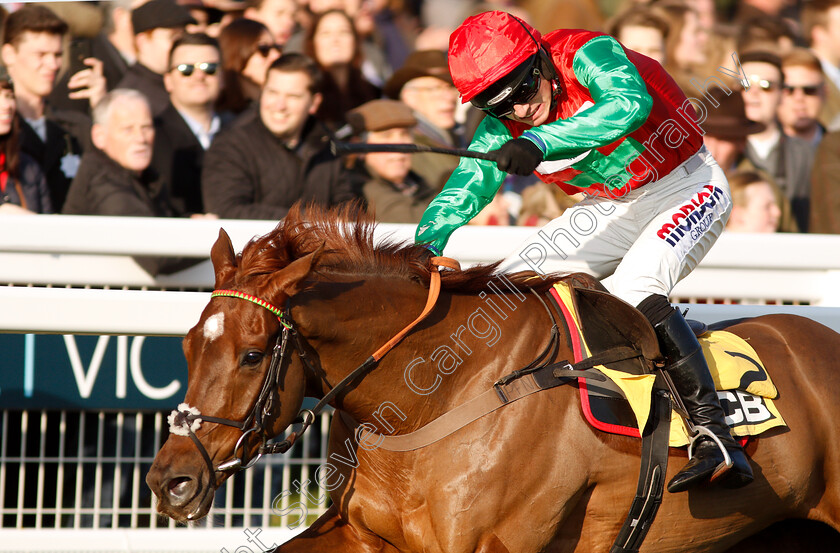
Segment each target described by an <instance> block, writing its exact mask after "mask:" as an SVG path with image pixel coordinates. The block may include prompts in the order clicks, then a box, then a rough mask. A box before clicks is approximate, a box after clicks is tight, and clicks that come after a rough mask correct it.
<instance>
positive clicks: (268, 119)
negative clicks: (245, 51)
mask: <svg viewBox="0 0 840 553" xmlns="http://www.w3.org/2000/svg"><path fill="white" fill-rule="evenodd" d="M322 82H323V76H322V74H321V71H320V69H318V65H317V64H316V63H315V62H314V61H313V60H311V59H309V58H307V57H306V56H304V55H302V54H286V55H284V56H282V57H281V58H279V59H277V60H276V61H275V62H274V63H272V64H271V67H270V68H269V70H268V75H267V77H266V81H265V86H264V87H263V90H262V94H261V95H260V101H259V115H258V116H255V117H253V118H240V119H239V120H238V121H237V122H235V123H234V124H233V125H232V126H231V127H230V128H229V129H226V130H225V131H223V132H221V133H220V134H219V136H217V137H216V139H215V140H214V141H213V144H212V145H211V146H210V149H209V151H208V152H207V155H206V156H205V159H204V170H203V171H202V176H201V187H202V193H203V198H204V206H205V208H206V209H208V210H210V211H212V212H214V213H218V214H219V216H221V217H223V218H226V219H273V220H279V219H281V218H283V217H285V216H286V213H287V212H288V210H289V208H290V207H292V205H293V204H294V203H295V202H297V201H298V200H301V201H303V202H304V203H308V202H315V203H318V204H320V205H324V206H333V205H336V204H339V203H342V202H344V201H347V200H351V199H353V197H354V195H353V193H352V191H351V187H350V179H349V176H348V174H347V171H345V170H344V168H343V165H342V160H340V159H338V158H336V157H335V156H334V155H333V154H332V153H331V152H330V145H329V136H328V135H327V132H326V129H325V128H324V127H323V124H321V123H320V122H319V121H318V120H317V119H315V117H314V115H315V113H316V112H317V111H318V105H319V104H320V102H321V100H322V96H321V92H320V90H321V84H322Z"/></svg>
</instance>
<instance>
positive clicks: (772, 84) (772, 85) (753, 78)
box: [741, 75, 779, 92]
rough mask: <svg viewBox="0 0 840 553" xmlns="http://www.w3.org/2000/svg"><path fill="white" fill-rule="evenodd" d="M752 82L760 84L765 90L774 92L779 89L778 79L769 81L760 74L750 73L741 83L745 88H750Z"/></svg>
mask: <svg viewBox="0 0 840 553" xmlns="http://www.w3.org/2000/svg"><path fill="white" fill-rule="evenodd" d="M750 83H752V84H754V85H756V86H758V88H760V89H761V90H763V91H764V92H773V91H775V90H778V89H779V83H777V82H776V81H768V80H767V79H762V78H761V77H759V76H758V75H750V77H749V79H745V80H744V81H743V82H742V83H741V84H742V85H743V86H744V88H749V87H750Z"/></svg>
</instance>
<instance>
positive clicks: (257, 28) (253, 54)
mask: <svg viewBox="0 0 840 553" xmlns="http://www.w3.org/2000/svg"><path fill="white" fill-rule="evenodd" d="M219 46H221V48H222V63H223V64H224V65H223V69H224V71H223V73H222V79H223V85H222V93H221V96H220V97H219V102H218V105H217V109H218V110H219V112H220V113H225V112H228V113H232V114H234V115H238V114H240V113H242V112H244V111H245V110H247V109H248V108H249V107H251V106H252V105H255V104H256V101H257V99H258V98H259V97H260V90H261V89H262V85H263V83H265V74H266V71H267V70H268V67H269V66H270V65H271V64H272V62H274V60H276V59H277V58H279V57H280V54H281V53H282V52H283V47H282V46H281V45H280V44H276V43H275V42H274V37H273V36H272V35H271V31H269V30H268V27H266V26H265V25H263V24H262V23H260V22H258V21H253V20H251V19H236V20H234V21H232V22H231V23H230V24H228V25H226V26H225V27H224V28H223V29H222V32H221V33H220V34H219Z"/></svg>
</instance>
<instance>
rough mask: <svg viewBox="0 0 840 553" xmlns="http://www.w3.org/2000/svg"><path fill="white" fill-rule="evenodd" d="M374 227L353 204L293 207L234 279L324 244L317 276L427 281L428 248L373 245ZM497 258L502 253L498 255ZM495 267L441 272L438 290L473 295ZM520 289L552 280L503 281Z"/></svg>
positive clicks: (249, 247) (254, 243)
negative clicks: (368, 276)
mask: <svg viewBox="0 0 840 553" xmlns="http://www.w3.org/2000/svg"><path fill="white" fill-rule="evenodd" d="M375 228H376V223H375V222H374V219H373V217H372V216H371V215H369V214H367V213H365V212H364V210H363V209H360V208H359V206H358V205H357V204H345V205H344V206H342V207H338V208H333V209H326V208H323V207H320V206H316V205H309V206H307V207H305V208H304V207H303V206H301V205H300V203H297V204H295V205H294V206H293V207H292V208H291V210H290V211H289V213H288V215H287V216H286V217H285V218H284V219H283V220H282V221H280V223H279V224H278V225H277V226H276V227H275V228H274V230H272V231H271V232H269V233H268V234H265V235H264V236H260V237H256V238H253V239H252V240H251V241H250V242H248V243H247V244H246V245H245V247H244V248H243V250H242V252H241V253H240V254H238V255H237V261H236V265H237V271H236V273H237V274H236V278H237V280H239V279H249V278H252V277H258V276H260V275H271V274H273V273H276V272H277V271H279V270H281V269H282V268H284V267H286V266H287V265H288V264H289V263H291V262H293V261H294V260H296V259H300V258H301V257H304V256H306V255H308V254H310V253H312V252H314V251H315V250H317V249H318V248H319V247H321V245H322V244H323V245H324V248H325V249H324V253H323V254H322V256H321V258H320V260H319V262H318V263H317V265H316V268H315V271H316V272H317V273H318V274H320V275H324V276H326V275H371V276H373V275H376V276H393V277H397V278H404V279H407V280H413V281H417V282H422V283H428V282H429V280H430V274H431V268H430V264H429V259H430V257H431V254H430V252H429V250H428V249H426V248H424V247H423V246H418V245H415V244H406V243H399V242H396V241H394V240H388V239H385V240H380V241H379V243H378V244H374V239H373V234H374V229H375ZM500 253H503V252H500ZM499 263H500V262H496V263H491V264H485V265H476V266H474V267H471V268H469V269H466V270H462V271H452V270H443V271H441V286H442V287H443V288H444V289H447V290H450V291H453V292H463V293H470V292H478V291H480V290H483V289H486V287H487V285H488V283H489V282H490V281H491V280H492V279H493V278H496V277H497V276H498V273H496V268H497V266H498V265H499ZM507 278H508V280H509V281H510V283H511V284H512V285H513V286H514V287H516V288H517V289H520V290H530V289H534V290H536V291H543V290H545V289H547V288H549V287H550V286H551V282H552V281H553V280H554V279H551V278H546V279H543V278H539V277H538V276H536V274H535V273H533V272H520V273H514V274H512V275H508V276H507Z"/></svg>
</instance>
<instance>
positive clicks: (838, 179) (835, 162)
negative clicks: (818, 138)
mask: <svg viewBox="0 0 840 553" xmlns="http://www.w3.org/2000/svg"><path fill="white" fill-rule="evenodd" d="M808 230H809V232H814V233H819V234H840V131H834V132H830V133H828V134H826V135H825V136H824V137H823V139H822V142H820V145H819V146H818V147H817V155H816V157H815V159H814V168H813V173H812V175H811V220H810V226H809V229H808Z"/></svg>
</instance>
